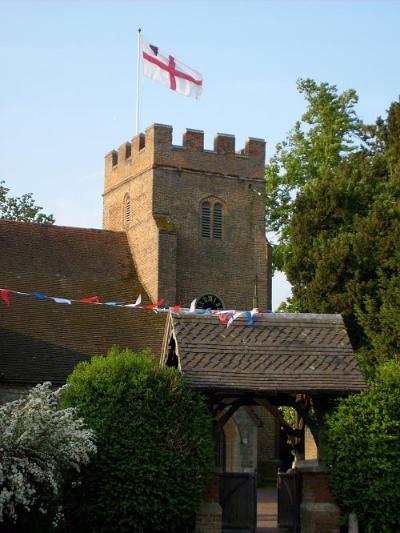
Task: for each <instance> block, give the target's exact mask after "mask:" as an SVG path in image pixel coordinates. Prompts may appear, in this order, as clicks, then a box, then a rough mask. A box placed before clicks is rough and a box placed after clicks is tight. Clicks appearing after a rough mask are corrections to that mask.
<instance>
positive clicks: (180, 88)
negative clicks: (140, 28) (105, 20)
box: [140, 37, 203, 98]
mask: <svg viewBox="0 0 400 533" xmlns="http://www.w3.org/2000/svg"><path fill="white" fill-rule="evenodd" d="M140 43H141V50H142V56H143V73H144V75H145V76H148V77H149V78H151V79H152V80H154V81H158V82H159V83H161V84H162V85H167V86H168V87H169V88H170V89H172V90H173V91H176V92H177V93H181V94H183V95H185V96H193V97H194V98H199V97H200V95H201V93H202V91H203V77H202V75H201V74H200V72H197V71H196V70H193V69H191V68H190V67H187V66H186V65H184V64H183V63H181V62H180V61H178V60H177V59H175V58H174V57H173V56H170V55H168V54H166V53H164V52H162V51H161V50H160V49H159V48H158V47H157V46H154V45H153V44H150V43H148V42H147V41H145V40H144V39H143V37H141V38H140Z"/></svg>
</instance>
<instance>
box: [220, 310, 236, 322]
mask: <svg viewBox="0 0 400 533" xmlns="http://www.w3.org/2000/svg"><path fill="white" fill-rule="evenodd" d="M234 314H235V313H233V312H232V313H224V314H223V315H218V320H219V321H220V323H221V324H226V323H227V322H228V320H229V319H230V318H232V317H233V315H234Z"/></svg>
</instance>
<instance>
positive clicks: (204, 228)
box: [201, 198, 224, 239]
mask: <svg viewBox="0 0 400 533" xmlns="http://www.w3.org/2000/svg"><path fill="white" fill-rule="evenodd" d="M223 211H224V208H223V205H222V202H220V201H219V200H218V199H217V198H209V199H207V200H204V201H203V202H202V203H201V236H202V237H205V238H206V239H211V238H213V239H222V223H223Z"/></svg>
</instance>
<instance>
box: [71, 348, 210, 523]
mask: <svg viewBox="0 0 400 533" xmlns="http://www.w3.org/2000/svg"><path fill="white" fill-rule="evenodd" d="M68 384H69V387H68V389H67V390H66V392H65V397H64V400H65V402H66V405H72V406H75V407H77V409H78V411H79V413H80V414H81V415H82V416H84V417H85V420H87V422H88V424H89V425H90V426H91V427H92V428H93V429H94V430H95V431H96V435H97V447H98V454H97V456H96V459H95V460H94V461H93V462H92V463H91V464H90V465H88V467H87V468H85V469H84V470H83V471H82V476H81V478H80V481H81V485H80V486H79V487H77V488H76V489H74V490H73V491H71V492H70V493H69V494H67V495H66V497H67V501H68V500H69V513H68V515H67V526H68V527H67V530H69V531H71V530H73V531H76V532H79V531H85V532H87V531H89V532H91V531H96V532H99V533H100V532H107V533H109V532H113V531H115V532H118V533H123V532H125V531H126V532H128V531H135V532H137V533H141V532H148V531H153V532H170V531H176V532H181V531H185V528H186V526H187V525H188V524H189V525H190V522H191V520H192V519H193V516H194V513H195V511H196V510H197V506H198V505H199V503H200V501H201V496H202V492H203V489H204V485H205V482H206V480H207V479H208V476H209V473H210V468H211V465H212V453H213V444H212V431H211V418H210V416H209V414H208V411H207V409H206V406H205V404H204V401H203V399H202V398H201V397H200V396H199V395H198V394H197V393H195V392H193V391H191V390H189V389H188V388H187V387H186V386H185V384H184V383H183V380H182V377H181V376H180V374H179V373H178V372H177V371H176V370H175V369H169V368H162V367H160V366H159V365H158V364H157V363H156V362H155V361H154V360H153V358H152V357H151V356H150V355H148V354H146V353H138V354H134V353H132V352H130V351H123V352H121V351H119V350H118V349H117V348H113V349H112V350H111V351H110V352H109V354H108V355H107V357H94V358H92V360H91V362H84V363H80V364H79V365H78V366H77V367H76V368H75V370H74V372H73V373H72V374H71V376H70V377H69V379H68ZM68 520H69V521H68Z"/></svg>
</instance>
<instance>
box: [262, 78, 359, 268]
mask: <svg viewBox="0 0 400 533" xmlns="http://www.w3.org/2000/svg"><path fill="white" fill-rule="evenodd" d="M297 88H298V90H299V92H300V93H301V94H304V96H305V98H306V101H307V103H308V108H307V111H306V112H305V113H304V114H303V115H302V117H301V120H300V121H298V122H296V124H295V126H294V128H293V129H292V131H291V132H290V133H289V136H288V137H287V139H286V140H284V141H283V142H282V143H280V144H278V145H277V147H276V153H275V155H274V156H273V157H272V159H271V160H270V162H269V164H268V165H267V167H266V192H267V213H266V221H267V228H268V231H271V232H276V233H277V234H278V242H277V243H276V244H275V245H274V246H273V264H274V267H275V268H277V269H279V270H285V263H286V261H287V259H288V257H289V256H290V251H291V250H290V249H291V235H290V224H291V218H292V214H293V209H294V201H295V198H296V194H297V193H298V192H301V191H304V190H306V189H307V188H308V186H309V185H310V184H312V183H314V182H315V181H316V180H321V179H324V180H329V179H330V177H331V176H332V174H333V173H334V171H335V169H336V168H337V167H338V166H339V165H340V162H341V158H342V156H343V154H346V153H350V152H352V151H353V150H354V149H355V147H356V145H357V143H358V141H359V139H360V135H361V132H362V126H361V123H360V120H359V119H358V117H357V115H356V113H355V110H354V106H355V104H356V103H357V101H358V97H357V94H356V93H355V91H354V90H348V91H345V92H343V93H342V94H338V91H337V87H336V86H335V85H329V84H327V83H321V84H320V85H317V83H316V82H315V81H313V80H311V79H305V80H303V79H300V80H299V81H298V82H297Z"/></svg>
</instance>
